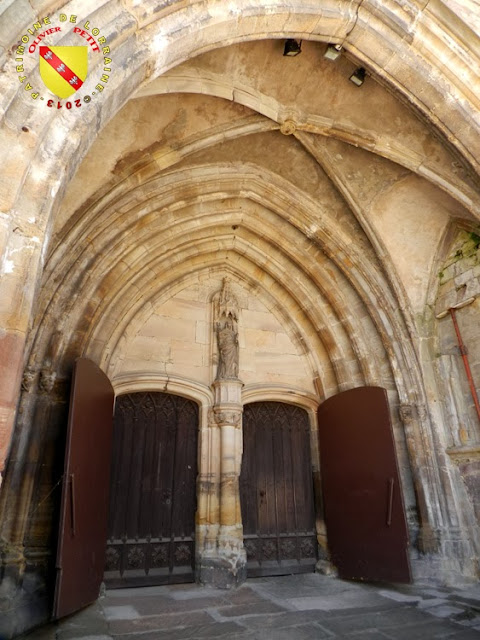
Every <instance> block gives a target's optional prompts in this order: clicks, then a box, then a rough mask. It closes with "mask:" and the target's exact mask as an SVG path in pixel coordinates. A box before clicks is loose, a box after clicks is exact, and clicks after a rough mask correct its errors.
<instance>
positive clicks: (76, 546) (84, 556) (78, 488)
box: [53, 358, 115, 618]
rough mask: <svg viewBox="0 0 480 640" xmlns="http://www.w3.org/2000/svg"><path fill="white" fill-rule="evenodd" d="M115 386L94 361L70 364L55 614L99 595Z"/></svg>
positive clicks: (71, 608)
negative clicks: (71, 377) (71, 365)
mask: <svg viewBox="0 0 480 640" xmlns="http://www.w3.org/2000/svg"><path fill="white" fill-rule="evenodd" d="M114 399H115V396H114V392H113V388H112V385H111V384H110V381H109V380H108V378H107V376H106V375H105V374H104V373H103V371H101V370H100V369H99V368H98V367H97V365H96V364H94V363H93V362H92V361H91V360H87V359H86V358H79V359H78V360H77V361H76V363H75V367H74V373H73V380H72V391H71V394H70V411H69V417H68V426H67V444H66V452H65V467H64V475H63V487H62V499H61V514H60V531H59V538H58V539H59V542H58V550H57V563H56V569H57V577H56V586H55V597H54V605H53V616H54V618H61V617H63V616H66V615H68V614H70V613H73V612H74V611H77V610H78V609H81V608H83V607H85V606H86V605H87V604H90V603H91V602H93V601H94V600H96V599H97V598H98V594H99V591H100V585H101V583H102V578H103V566H104V564H105V537H106V533H107V513H108V492H109V480H110V452H111V447H112V444H111V437H112V421H113V404H114Z"/></svg>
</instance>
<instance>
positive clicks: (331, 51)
mask: <svg viewBox="0 0 480 640" xmlns="http://www.w3.org/2000/svg"><path fill="white" fill-rule="evenodd" d="M341 53H342V45H341V44H328V45H327V48H326V50H325V53H324V54H323V57H324V58H327V60H336V59H337V58H338V57H339V56H340V55H341Z"/></svg>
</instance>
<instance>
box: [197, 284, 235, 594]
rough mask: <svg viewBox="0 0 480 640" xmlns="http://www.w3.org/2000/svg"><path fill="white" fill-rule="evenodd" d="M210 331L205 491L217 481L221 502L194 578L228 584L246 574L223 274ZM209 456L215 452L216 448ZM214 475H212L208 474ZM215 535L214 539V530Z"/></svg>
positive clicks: (231, 328)
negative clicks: (213, 370)
mask: <svg viewBox="0 0 480 640" xmlns="http://www.w3.org/2000/svg"><path fill="white" fill-rule="evenodd" d="M214 330H215V333H216V339H217V345H218V367H217V377H216V380H215V381H214V383H213V385H212V386H213V391H214V398H215V399H214V406H213V409H212V411H211V412H210V420H209V423H210V424H209V427H208V429H209V432H210V441H211V443H212V444H214V443H219V445H220V446H219V448H218V449H216V451H218V458H219V460H218V463H219V464H218V463H217V464H215V463H213V464H210V469H211V471H213V472H214V471H216V472H217V474H216V481H215V480H214V479H213V478H212V477H211V480H213V482H211V484H209V491H210V492H212V491H213V492H215V489H214V487H215V485H216V484H217V482H218V488H219V503H218V520H217V526H215V523H214V522H212V518H211V516H212V515H213V514H214V512H215V511H214V510H213V511H212V510H210V514H209V515H210V518H209V525H208V527H207V528H206V530H205V536H204V541H203V542H204V545H203V552H202V553H201V554H200V558H199V564H200V566H199V567H198V579H199V581H200V582H202V583H203V584H210V585H213V586H216V587H222V588H226V589H228V588H230V587H233V586H236V585H238V584H240V583H241V582H243V581H244V580H245V579H246V563H247V557H246V552H245V549H244V547H243V527H242V515H241V509H240V489H239V477H240V467H241V460H242V448H243V447H242V387H243V383H242V382H241V380H239V378H238V361H239V358H238V352H239V349H238V303H237V300H236V298H235V296H234V295H233V293H232V291H231V288H230V283H229V281H228V279H227V278H225V280H224V283H223V287H222V290H221V292H220V294H219V295H218V296H217V298H216V299H215V300H214ZM212 453H213V456H211V461H212V458H214V457H215V454H214V452H212ZM211 475H214V474H211ZM214 531H216V532H218V535H217V537H216V540H215V543H213V540H212V535H211V534H212V533H213V532H214Z"/></svg>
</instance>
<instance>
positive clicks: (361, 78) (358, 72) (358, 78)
mask: <svg viewBox="0 0 480 640" xmlns="http://www.w3.org/2000/svg"><path fill="white" fill-rule="evenodd" d="M349 80H350V82H353V84H354V85H356V86H357V87H361V86H362V84H363V83H364V82H365V69H364V68H363V67H358V69H355V71H354V72H353V73H352V75H351V76H350V78H349Z"/></svg>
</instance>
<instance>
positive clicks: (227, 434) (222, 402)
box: [213, 379, 247, 588]
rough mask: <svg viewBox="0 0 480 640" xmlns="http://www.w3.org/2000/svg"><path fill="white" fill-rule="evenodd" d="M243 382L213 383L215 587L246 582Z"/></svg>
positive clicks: (221, 381)
mask: <svg viewBox="0 0 480 640" xmlns="http://www.w3.org/2000/svg"><path fill="white" fill-rule="evenodd" d="M242 386H243V384H242V382H241V381H240V380H234V379H231V380H216V381H215V382H214V383H213V388H214V393H215V406H214V409H213V412H214V416H215V421H216V423H217V424H218V426H219V428H220V443H221V450H220V530H219V534H218V546H217V559H218V563H219V564H218V567H217V571H216V574H215V580H214V582H215V584H216V586H221V587H224V588H229V587H231V586H235V585H238V584H241V583H242V582H243V581H244V580H245V579H246V577H247V576H246V563H247V556H246V552H245V549H244V547H243V527H242V513H241V508H240V488H239V477H240V467H241V461H242V450H243V443H242V403H241V393H242Z"/></svg>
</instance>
